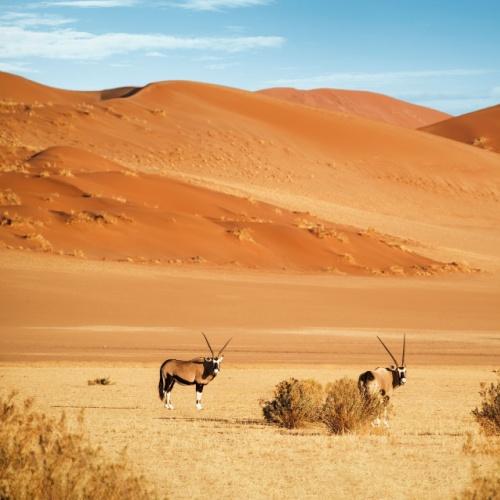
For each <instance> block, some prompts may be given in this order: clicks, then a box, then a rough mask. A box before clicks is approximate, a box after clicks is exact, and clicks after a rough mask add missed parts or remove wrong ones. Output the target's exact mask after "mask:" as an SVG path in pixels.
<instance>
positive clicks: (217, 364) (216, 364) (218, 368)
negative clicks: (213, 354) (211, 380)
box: [213, 358, 222, 375]
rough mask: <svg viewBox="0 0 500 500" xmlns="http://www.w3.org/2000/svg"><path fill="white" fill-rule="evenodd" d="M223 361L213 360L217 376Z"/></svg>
mask: <svg viewBox="0 0 500 500" xmlns="http://www.w3.org/2000/svg"><path fill="white" fill-rule="evenodd" d="M221 361H222V358H221V359H214V360H213V363H214V373H215V374H216V375H217V373H219V371H220V362H221Z"/></svg>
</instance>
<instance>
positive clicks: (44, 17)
mask: <svg viewBox="0 0 500 500" xmlns="http://www.w3.org/2000/svg"><path fill="white" fill-rule="evenodd" d="M72 22H74V19H69V18H65V17H60V16H53V15H48V14H34V13H30V12H6V13H5V14H1V15H0V26H2V25H8V26H18V27H21V28H28V27H34V26H53V27H54V26H63V25H65V24H70V23H72Z"/></svg>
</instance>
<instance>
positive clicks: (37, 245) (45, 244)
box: [22, 233, 53, 252]
mask: <svg viewBox="0 0 500 500" xmlns="http://www.w3.org/2000/svg"><path fill="white" fill-rule="evenodd" d="M22 238H23V239H24V240H26V241H29V242H30V243H31V246H32V247H33V248H34V249H35V250H41V251H42V252H50V251H51V250H53V247H52V243H51V242H50V241H49V240H48V239H47V238H45V237H44V236H43V234H39V233H30V234H24V235H23V236H22Z"/></svg>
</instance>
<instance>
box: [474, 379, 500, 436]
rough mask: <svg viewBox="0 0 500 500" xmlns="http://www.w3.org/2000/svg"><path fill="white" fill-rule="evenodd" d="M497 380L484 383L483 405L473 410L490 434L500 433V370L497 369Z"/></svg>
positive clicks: (478, 420) (482, 391)
mask: <svg viewBox="0 0 500 500" xmlns="http://www.w3.org/2000/svg"><path fill="white" fill-rule="evenodd" d="M495 373H496V375H497V382H496V383H495V382H491V383H490V384H489V385H487V384H485V383H482V384H481V390H480V391H479V395H480V396H481V398H482V401H481V407H480V408H477V407H476V408H475V409H474V410H472V415H474V418H475V419H476V421H477V422H478V424H479V425H480V426H481V429H482V430H483V431H484V432H485V434H488V435H497V436H498V435H500V370H495Z"/></svg>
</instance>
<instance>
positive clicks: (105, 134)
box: [0, 74, 500, 268]
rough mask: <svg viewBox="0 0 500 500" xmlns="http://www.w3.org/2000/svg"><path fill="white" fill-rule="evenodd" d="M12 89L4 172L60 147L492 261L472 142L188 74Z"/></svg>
mask: <svg viewBox="0 0 500 500" xmlns="http://www.w3.org/2000/svg"><path fill="white" fill-rule="evenodd" d="M1 77H2V78H1V79H0V80H1V81H0V83H3V82H4V81H7V83H9V79H15V80H16V81H17V79H18V77H13V76H12V75H6V74H3V75H1ZM27 86H28V87H30V88H32V89H34V90H33V94H36V93H37V92H39V91H40V92H41V91H44V92H45V89H46V88H45V87H43V86H40V88H39V86H37V84H35V83H34V82H29V84H27ZM12 88H13V85H12V84H9V85H3V84H2V85H0V89H1V91H0V92H1V95H0V100H1V102H2V103H3V104H2V105H1V106H0V113H1V117H2V122H3V125H4V129H3V133H2V135H1V136H0V170H2V171H4V172H9V171H22V170H23V164H24V162H26V161H27V160H29V159H30V158H32V157H33V156H34V155H36V154H38V153H40V152H41V151H44V150H46V149H48V148H50V147H53V146H71V147H76V148H78V149H82V150H85V151H89V152H92V153H95V154H97V155H99V156H100V157H102V158H105V159H108V160H110V161H114V162H117V163H119V164H121V165H123V166H124V167H126V168H128V169H131V170H134V171H137V172H142V173H149V174H167V175H168V176H170V177H175V178H178V179H181V180H188V181H189V182H191V183H196V184H199V185H203V186H205V187H210V188H211V189H215V190H217V191H224V192H227V193H230V194H237V195H239V196H246V197H252V198H254V199H257V200H260V201H266V202H269V203H271V204H273V205H278V206H280V207H282V208H287V209H290V210H296V211H303V212H305V211H308V212H311V213H313V214H315V215H317V216H320V217H321V218H322V219H324V220H327V221H329V222H331V223H335V224H343V225H350V226H355V227H359V228H363V229H367V228H372V229H375V230H376V231H379V232H382V233H385V234H392V235H395V236H398V237H400V238H401V239H402V240H403V241H404V243H405V245H407V246H409V247H410V248H411V249H413V250H416V251H418V253H425V255H428V256H430V257H432V258H433V259H437V260H440V261H450V260H467V261H469V262H470V263H471V264H473V265H474V266H476V265H479V266H480V267H483V266H484V267H487V268H488V267H490V268H493V267H495V266H499V265H500V263H499V262H498V255H499V254H500V252H498V249H499V248H500V234H499V230H498V228H499V227H500V210H499V207H500V159H499V158H498V157H497V155H493V154H491V153H490V152H487V151H482V150H481V149H479V148H474V147H472V146H469V145H465V144H460V143H458V142H453V141H449V140H446V139H443V138H441V137H438V136H434V135H431V134H424V133H422V132H420V131H414V130H409V129H405V128H402V127H396V126H391V125H388V124H385V123H378V122H375V121H373V120H367V119H363V118H361V117H357V116H352V115H346V114H339V113H332V112H328V113H327V112H324V111H322V110H318V109H314V108H311V107H307V106H302V105H297V104H293V103H289V102H284V101H280V100H277V99H271V98H269V97H267V96H264V95H259V94H256V93H252V92H246V91H241V90H237V89H232V88H227V87H221V86H217V85H209V84H201V83H194V82H160V83H154V84H150V85H147V86H145V87H143V88H139V89H137V88H130V87H125V88H122V89H114V90H112V91H109V92H108V91H102V92H97V93H71V95H72V99H73V98H75V99H79V101H78V102H76V103H75V102H73V101H72V102H71V103H68V102H65V101H64V99H63V97H64V98H65V97H66V93H65V92H62V93H61V96H62V97H61V100H60V101H57V100H56V99H52V100H51V101H50V102H42V101H41V97H40V95H39V94H37V96H36V97H37V99H36V100H37V104H36V105H29V104H26V102H27V99H26V102H22V101H20V100H18V101H16V100H15V98H14V97H15V96H14V97H13V95H12V92H11V90H9V89H12ZM51 91H53V92H56V93H57V92H59V91H57V90H56V89H52V90H51ZM113 96H116V97H113ZM28 97H29V96H28ZM6 103H7V104H6ZM68 161H69V160H68Z"/></svg>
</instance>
